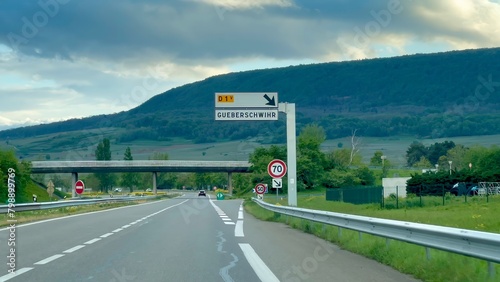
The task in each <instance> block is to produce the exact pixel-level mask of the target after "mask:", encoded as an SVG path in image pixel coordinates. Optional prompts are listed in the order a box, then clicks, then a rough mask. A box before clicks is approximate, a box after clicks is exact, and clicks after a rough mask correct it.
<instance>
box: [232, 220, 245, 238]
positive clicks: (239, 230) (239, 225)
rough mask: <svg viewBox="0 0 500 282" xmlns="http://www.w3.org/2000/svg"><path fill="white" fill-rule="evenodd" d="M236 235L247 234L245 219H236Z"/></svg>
mask: <svg viewBox="0 0 500 282" xmlns="http://www.w3.org/2000/svg"><path fill="white" fill-rule="evenodd" d="M234 236H235V237H245V234H244V233H243V220H238V221H236V226H235V227H234Z"/></svg>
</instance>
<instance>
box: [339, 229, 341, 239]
mask: <svg viewBox="0 0 500 282" xmlns="http://www.w3.org/2000/svg"><path fill="white" fill-rule="evenodd" d="M340 237H342V227H340V226H339V239H340Z"/></svg>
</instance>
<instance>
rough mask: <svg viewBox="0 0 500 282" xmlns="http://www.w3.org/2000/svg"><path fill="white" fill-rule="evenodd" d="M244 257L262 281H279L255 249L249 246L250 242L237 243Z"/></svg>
mask: <svg viewBox="0 0 500 282" xmlns="http://www.w3.org/2000/svg"><path fill="white" fill-rule="evenodd" d="M238 245H240V248H241V250H242V251H243V254H244V255H245V258H246V259H247V261H248V263H249V264H250V266H251V267H252V268H253V271H255V274H257V276H258V277H259V278H260V281H262V282H279V279H278V278H277V277H276V276H275V275H274V273H273V272H272V271H271V269H269V267H267V265H266V264H265V263H264V261H262V259H261V258H260V257H259V255H258V254H257V253H256V252H255V250H254V249H253V248H252V246H250V244H245V243H239V244H238Z"/></svg>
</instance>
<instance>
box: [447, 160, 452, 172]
mask: <svg viewBox="0 0 500 282" xmlns="http://www.w3.org/2000/svg"><path fill="white" fill-rule="evenodd" d="M448 163H449V164H450V175H451V163H452V161H448Z"/></svg>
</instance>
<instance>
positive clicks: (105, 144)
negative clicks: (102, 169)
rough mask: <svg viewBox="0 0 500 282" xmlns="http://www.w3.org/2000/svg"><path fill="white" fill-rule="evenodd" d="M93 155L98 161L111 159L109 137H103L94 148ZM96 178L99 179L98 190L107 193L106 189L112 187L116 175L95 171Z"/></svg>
mask: <svg viewBox="0 0 500 282" xmlns="http://www.w3.org/2000/svg"><path fill="white" fill-rule="evenodd" d="M95 157H96V160H98V161H109V160H111V145H110V142H109V139H107V138H104V139H103V140H102V141H101V142H99V144H97V148H96V150H95ZM95 176H96V178H97V179H99V183H100V188H99V190H100V191H103V192H105V193H108V191H109V190H110V189H111V188H113V185H114V183H115V178H116V176H115V175H114V174H111V173H96V174H95Z"/></svg>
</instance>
